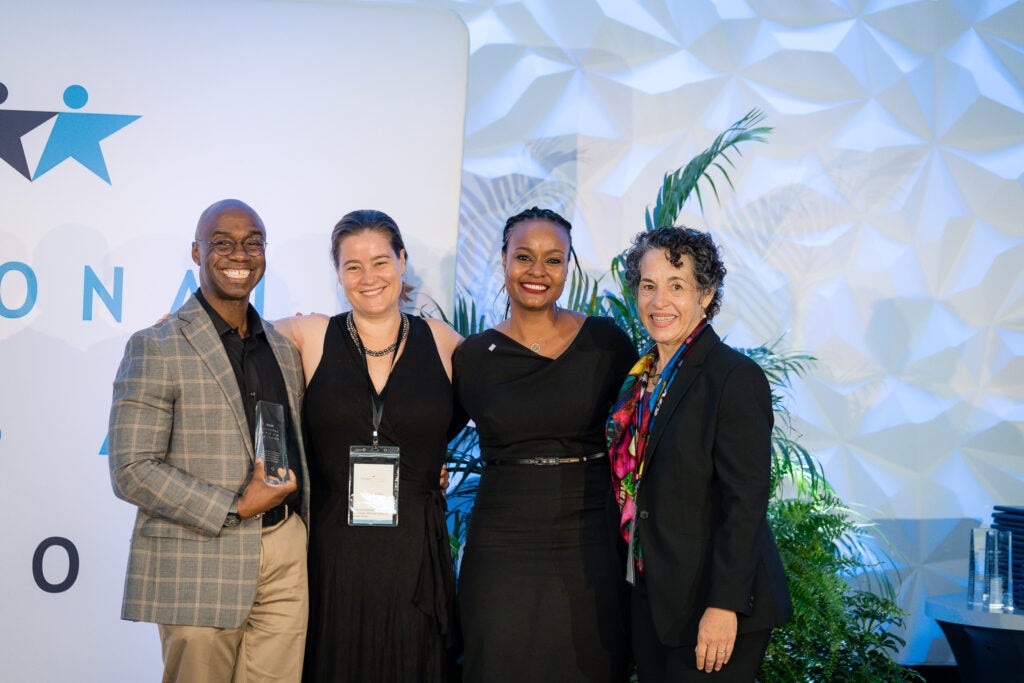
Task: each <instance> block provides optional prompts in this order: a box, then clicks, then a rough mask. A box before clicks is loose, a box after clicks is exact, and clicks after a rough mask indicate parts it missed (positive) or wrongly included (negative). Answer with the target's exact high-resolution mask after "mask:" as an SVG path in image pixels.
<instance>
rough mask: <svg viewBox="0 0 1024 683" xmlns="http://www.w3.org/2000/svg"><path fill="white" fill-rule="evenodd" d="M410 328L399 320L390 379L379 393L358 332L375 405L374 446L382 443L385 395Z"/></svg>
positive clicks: (389, 371)
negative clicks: (404, 334)
mask: <svg viewBox="0 0 1024 683" xmlns="http://www.w3.org/2000/svg"><path fill="white" fill-rule="evenodd" d="M349 315H352V314H351V313H349ZM352 329H355V324H354V323H353V325H352ZM408 330H409V328H408V326H406V325H403V324H402V323H401V322H399V324H398V334H397V335H396V337H395V352H394V353H393V354H391V365H390V367H388V379H387V380H385V381H384V388H383V389H382V390H381V392H380V393H379V394H378V393H377V390H376V389H374V388H373V378H372V377H370V363H369V362H368V361H367V360H366V352H365V350H364V349H365V347H364V346H363V340H362V339H361V338H360V337H359V332H358V331H357V332H356V339H357V340H358V342H359V343H358V344H357V345H358V346H359V350H360V351H363V367H364V368H365V369H366V379H367V382H368V384H369V387H370V404H371V405H372V406H373V408H372V410H373V445H374V446H378V445H380V443H379V439H378V434H379V431H380V422H381V419H382V418H383V417H384V397H385V394H387V391H388V381H390V379H391V371H392V370H394V368H395V362H396V361H397V360H398V349H399V347H401V345H402V342H403V341H404V337H403V335H402V332H403V331H404V332H406V333H408ZM378 398H379V399H380V400H379V401H378Z"/></svg>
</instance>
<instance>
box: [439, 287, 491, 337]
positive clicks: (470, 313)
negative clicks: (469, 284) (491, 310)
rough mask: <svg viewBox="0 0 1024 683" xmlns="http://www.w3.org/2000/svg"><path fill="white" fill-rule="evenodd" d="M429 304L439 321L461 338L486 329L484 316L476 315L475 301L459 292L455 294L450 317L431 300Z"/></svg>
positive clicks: (481, 314)
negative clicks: (431, 305) (431, 304)
mask: <svg viewBox="0 0 1024 683" xmlns="http://www.w3.org/2000/svg"><path fill="white" fill-rule="evenodd" d="M431 303H433V304H434V308H435V309H437V314H438V315H439V316H440V317H441V320H443V321H445V322H446V323H448V324H449V325H451V327H452V329H454V330H455V331H456V332H458V333H459V334H461V335H462V336H463V337H468V336H469V335H471V334H476V333H478V332H483V331H484V330H486V329H487V322H486V319H485V316H484V314H483V313H477V310H476V300H475V299H473V298H472V297H469V296H466V294H464V293H463V292H461V291H458V292H456V293H455V308H454V310H453V311H452V314H451V316H450V317H449V316H448V314H447V313H445V311H444V309H443V308H441V307H440V306H438V305H437V302H436V301H434V300H433V299H431Z"/></svg>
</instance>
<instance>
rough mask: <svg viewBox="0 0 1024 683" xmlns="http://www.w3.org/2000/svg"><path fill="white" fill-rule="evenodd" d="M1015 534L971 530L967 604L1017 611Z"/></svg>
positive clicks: (981, 528) (986, 608) (987, 529)
mask: <svg viewBox="0 0 1024 683" xmlns="http://www.w3.org/2000/svg"><path fill="white" fill-rule="evenodd" d="M1012 541H1013V536H1012V532H1010V531H1000V530H998V529H990V528H988V527H980V528H977V529H971V553H970V564H969V565H968V567H967V606H968V607H970V608H971V609H977V610H984V611H986V612H1010V613H1012V612H1014V611H1015V610H1014V604H1013V543H1012Z"/></svg>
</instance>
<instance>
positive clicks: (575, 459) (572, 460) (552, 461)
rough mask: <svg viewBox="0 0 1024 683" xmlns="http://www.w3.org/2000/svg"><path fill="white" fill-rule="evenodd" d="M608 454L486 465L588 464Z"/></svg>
mask: <svg viewBox="0 0 1024 683" xmlns="http://www.w3.org/2000/svg"><path fill="white" fill-rule="evenodd" d="M607 456H608V454H607V453H605V452H604V451H601V452H600V453H592V454H590V455H574V456H572V457H569V458H558V457H554V456H551V457H548V456H542V457H539V458H498V459H497V460H489V461H487V464H488V465H572V464H574V463H580V462H590V461H591V460H599V459H601V458H604V457H607Z"/></svg>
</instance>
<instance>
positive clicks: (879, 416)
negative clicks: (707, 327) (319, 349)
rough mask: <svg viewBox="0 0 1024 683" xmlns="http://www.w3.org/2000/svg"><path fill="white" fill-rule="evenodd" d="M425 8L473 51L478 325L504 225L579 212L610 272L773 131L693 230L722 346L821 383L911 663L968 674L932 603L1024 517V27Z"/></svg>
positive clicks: (811, 438) (626, 3) (822, 9)
mask: <svg viewBox="0 0 1024 683" xmlns="http://www.w3.org/2000/svg"><path fill="white" fill-rule="evenodd" d="M418 4H427V5H431V6H435V7H441V8H447V9H450V10H452V11H454V12H456V13H458V14H459V15H460V16H461V17H462V19H463V21H465V23H466V25H467V26H468V28H469V33H470V41H471V56H470V63H469V92H468V104H467V120H466V146H465V162H464V176H463V189H462V193H463V195H462V209H461V225H460V244H459V266H458V267H459V272H458V276H457V278H458V283H459V285H460V286H461V287H462V289H463V290H464V291H466V292H468V293H470V294H471V295H473V296H474V298H475V299H476V300H477V302H478V304H484V305H485V308H487V307H490V304H491V303H495V302H496V296H497V292H498V288H499V286H500V284H501V281H500V277H499V267H498V265H499V253H498V252H499V247H500V242H499V238H500V232H501V227H502V225H503V222H504V218H505V217H506V216H508V215H510V214H512V213H514V212H517V211H519V210H520V209H522V208H525V207H528V206H531V205H533V204H537V205H540V206H551V207H555V208H559V209H562V210H563V211H564V213H566V215H567V217H569V218H570V220H571V221H572V222H573V224H574V229H573V237H574V242H575V245H576V248H577V250H578V251H579V254H580V258H581V260H582V262H583V264H584V267H585V268H586V269H587V270H588V271H590V272H592V273H593V274H600V273H601V272H603V271H604V270H606V269H607V264H608V263H609V261H610V260H611V258H612V256H613V255H614V254H615V253H617V252H618V251H619V250H621V249H622V248H623V247H624V246H625V244H626V243H627V240H628V238H629V237H630V236H631V235H632V234H634V233H635V232H637V231H638V230H641V229H642V227H643V214H644V209H645V208H646V207H647V206H649V205H651V204H652V203H653V201H654V198H655V196H656V192H657V189H658V186H659V183H660V181H661V177H662V175H663V174H664V173H665V172H666V171H669V170H672V169H674V168H676V167H678V166H680V165H681V164H683V163H685V162H686V161H688V160H689V158H690V157H691V156H692V155H693V154H695V153H696V152H699V151H700V150H701V149H703V148H704V147H706V146H707V144H708V143H710V141H711V140H712V139H713V138H714V136H715V135H716V134H717V133H718V132H720V131H721V130H723V129H724V128H725V127H726V126H727V125H728V124H730V123H731V122H733V121H735V120H737V119H738V118H740V117H741V116H742V115H743V114H744V113H745V112H746V111H747V110H749V109H751V108H753V107H758V108H761V109H763V110H764V111H765V112H766V113H767V121H766V123H767V124H768V125H772V126H774V127H775V132H774V133H773V134H772V135H771V136H770V137H769V142H768V144H766V145H757V144H748V145H747V146H746V147H745V148H744V150H743V151H744V153H745V156H744V157H743V158H742V159H741V160H740V161H739V163H738V168H737V169H736V171H735V172H733V173H732V177H733V180H734V182H735V184H736V190H735V192H732V191H728V189H726V191H725V192H724V193H723V204H722V205H721V206H716V205H714V203H713V200H712V201H711V202H709V203H707V204H706V206H705V208H706V214H705V215H704V216H701V215H700V214H699V211H698V209H697V207H696V206H687V211H686V212H684V215H683V218H682V220H683V221H684V222H686V223H688V224H691V225H694V226H704V227H706V228H707V229H709V230H711V231H712V232H713V233H714V235H715V236H716V238H717V239H718V240H719V241H720V242H721V243H722V244H723V245H724V247H725V255H726V263H727V266H728V268H729V275H728V277H727V279H726V296H725V301H724V306H723V310H722V312H721V314H720V316H719V319H718V321H716V327H718V328H719V330H720V331H723V332H726V333H727V334H728V338H729V341H730V342H732V343H734V344H736V345H740V346H749V345H756V344H758V343H761V342H764V341H772V340H775V339H777V338H778V337H780V336H782V337H784V342H783V346H785V347H787V348H791V349H798V350H801V351H807V352H809V353H812V354H813V355H815V356H816V357H817V358H818V359H819V362H818V363H817V365H816V366H815V367H814V368H813V370H812V372H811V373H810V374H809V376H808V377H806V378H804V379H803V380H802V381H800V382H799V383H798V384H797V385H796V386H795V387H794V391H793V397H792V407H793V409H794V413H795V414H796V416H797V418H798V422H797V425H798V428H799V429H800V431H801V432H802V433H803V435H804V443H805V444H806V445H807V446H808V447H809V448H810V450H811V451H812V452H813V453H814V454H815V455H816V456H817V457H818V458H819V459H820V460H821V461H822V463H823V464H824V467H825V471H826V475H827V476H828V478H829V479H830V480H831V481H832V483H833V484H834V485H835V487H836V488H837V490H838V492H839V494H840V495H841V496H842V497H843V499H844V500H846V501H847V502H848V503H850V504H851V505H853V506H854V507H855V509H857V510H858V511H860V512H861V513H862V514H864V515H865V517H867V518H869V519H874V520H877V521H878V522H879V524H880V526H881V528H882V530H883V531H884V532H885V533H886V535H887V537H888V540H889V541H890V542H891V544H892V546H893V553H894V556H895V557H896V559H897V564H898V565H899V566H900V568H901V571H900V573H901V577H902V583H901V595H900V599H901V604H902V606H903V607H904V608H905V609H907V610H908V611H910V612H911V613H912V616H911V618H910V619H909V621H908V630H907V633H906V634H904V635H905V636H906V637H907V639H908V646H907V648H906V649H905V650H904V652H903V653H901V656H900V658H901V660H902V661H904V662H906V663H921V662H928V663H936V662H946V661H949V651H948V649H947V648H946V645H945V641H944V640H943V638H942V636H941V633H940V631H939V630H938V628H937V626H936V625H935V624H934V622H932V621H931V620H930V619H929V618H928V617H926V616H925V615H924V613H923V602H924V599H925V597H926V596H927V595H930V594H941V593H950V592H957V591H961V590H962V589H963V585H964V583H965V580H966V551H967V532H966V529H967V528H969V527H970V526H972V525H973V524H975V523H976V522H977V521H987V519H988V516H989V513H990V511H991V506H992V505H993V504H996V503H1016V504H1024V400H1022V399H1024V189H1022V182H1021V181H1022V172H1024V85H1022V81H1024V3H1022V2H1009V1H998V0H935V1H933V0H918V1H914V2H900V1H898V0H859V1H858V0H850V1H848V2H844V1H840V0H833V1H831V2H829V1H826V0H815V1H814V2H809V1H808V2H795V1H793V2H778V1H769V0H763V1H757V0H748V1H743V0H720V1H717V2H712V1H710V0H642V1H631V0H573V1H567V0H558V1H555V0H525V1H522V2H501V1H496V0H495V1H477V2H474V1H462V2H455V1H451V2H443V1H435V2H422V3H418ZM498 303H500V302H497V303H495V305H494V306H493V314H494V315H497V314H499V313H500V311H501V309H503V303H502V304H501V305H498Z"/></svg>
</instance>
